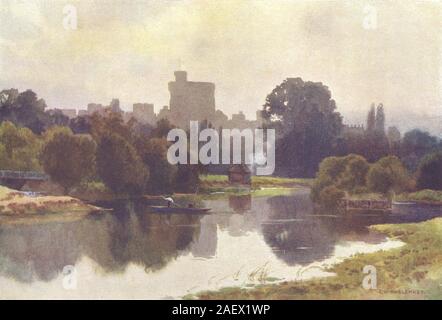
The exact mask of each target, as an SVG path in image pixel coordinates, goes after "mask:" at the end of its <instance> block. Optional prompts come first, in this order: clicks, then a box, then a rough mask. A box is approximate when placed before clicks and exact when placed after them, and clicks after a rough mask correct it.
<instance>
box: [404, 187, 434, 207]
mask: <svg viewBox="0 0 442 320" xmlns="http://www.w3.org/2000/svg"><path fill="white" fill-rule="evenodd" d="M396 199H397V200H400V201H422V202H428V203H438V204H439V203H442V191H436V190H429V189H425V190H419V191H416V192H412V193H403V194H400V195H399V196H398V197H397V198H396Z"/></svg>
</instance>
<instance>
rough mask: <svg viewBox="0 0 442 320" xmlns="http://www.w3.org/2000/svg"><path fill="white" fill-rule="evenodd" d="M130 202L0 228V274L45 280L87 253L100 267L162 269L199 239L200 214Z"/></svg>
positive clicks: (28, 279)
mask: <svg viewBox="0 0 442 320" xmlns="http://www.w3.org/2000/svg"><path fill="white" fill-rule="evenodd" d="M142 209H143V207H142V206H138V205H137V204H134V203H124V202H123V203H118V204H116V205H115V210H114V212H113V213H106V214H104V215H103V216H101V217H99V218H97V217H93V216H90V217H87V218H85V219H82V220H79V221H75V222H63V223H46V224H37V225H19V226H14V227H7V226H2V227H0V261H1V263H0V266H1V267H0V274H1V275H3V276H7V277H12V278H14V279H16V280H18V281H22V282H32V281H35V280H43V281H50V280H52V279H54V278H55V277H57V276H58V275H59V274H60V272H61V271H62V270H63V267H64V266H66V265H75V264H76V263H78V261H79V260H80V259H81V258H82V257H84V256H87V257H89V258H91V259H92V260H94V261H95V262H97V263H98V265H99V266H100V267H101V268H102V269H103V270H104V271H105V272H113V273H115V272H123V271H124V270H125V269H126V268H127V266H128V265H129V264H131V263H133V264H136V265H139V266H142V267H144V269H145V270H146V271H155V270H158V269H161V268H163V267H164V266H165V265H167V264H168V263H169V262H170V261H172V260H173V259H175V258H176V257H178V256H179V254H180V252H181V251H183V250H186V249H188V248H189V246H190V244H191V243H192V241H194V239H196V238H198V235H199V230H200V224H199V220H200V219H201V216H197V215H184V214H181V215H161V214H150V213H146V212H145V211H138V210H142Z"/></svg>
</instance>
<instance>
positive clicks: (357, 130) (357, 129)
mask: <svg viewBox="0 0 442 320" xmlns="http://www.w3.org/2000/svg"><path fill="white" fill-rule="evenodd" d="M342 133H343V134H344V135H348V134H364V133H365V128H364V126H363V125H344V128H343V132H342Z"/></svg>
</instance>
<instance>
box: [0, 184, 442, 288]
mask: <svg viewBox="0 0 442 320" xmlns="http://www.w3.org/2000/svg"><path fill="white" fill-rule="evenodd" d="M204 205H206V206H207V207H211V208H212V211H213V214H210V215H186V214H172V215H170V214H153V213H150V212H148V211H149V210H148V208H147V206H146V204H145V203H144V204H143V203H141V202H116V203H113V204H112V206H113V208H114V211H113V212H111V213H104V214H101V215H94V216H89V217H86V218H83V219H79V220H77V221H69V222H51V223H42V224H38V225H35V224H34V225H15V226H12V225H1V226H0V277H2V278H1V279H0V280H1V281H2V285H6V286H8V285H12V284H11V283H8V282H7V281H9V279H14V280H17V281H19V282H20V283H23V284H29V286H31V285H32V283H34V282H36V281H43V282H47V283H51V281H55V280H54V279H56V278H57V277H59V276H60V273H61V271H62V270H63V267H64V266H66V265H74V266H77V265H80V264H81V262H82V261H84V259H85V258H87V259H90V260H91V261H93V262H94V266H92V265H91V264H90V263H88V266H89V267H88V270H89V269H91V270H92V271H90V270H89V271H88V272H90V273H91V274H90V275H89V277H90V282H91V285H92V286H95V285H96V286H97V287H100V285H101V286H103V285H104V284H105V280H104V279H105V278H104V277H105V275H112V276H121V278H116V280H115V281H117V284H116V285H117V286H118V287H119V288H120V289H121V290H124V288H125V287H127V286H129V284H128V280H127V279H128V278H127V276H129V277H132V276H133V279H135V280H134V283H135V284H136V285H138V284H139V283H146V285H149V286H150V287H149V288H150V290H151V291H153V292H154V293H155V290H158V291H161V292H163V293H164V294H165V295H171V294H172V293H171V291H173V288H175V287H179V286H181V287H180V288H181V291H179V292H181V293H182V294H185V293H186V292H188V291H189V290H190V289H191V287H192V288H194V290H204V289H206V288H210V287H211V286H212V285H217V286H222V285H238V281H239V280H238V279H240V278H241V277H242V278H241V279H242V280H241V281H243V283H241V285H245V284H246V283H247V281H249V280H250V273H252V272H253V270H255V269H256V268H257V267H259V266H263V265H266V266H268V268H269V270H270V269H271V272H273V273H271V274H272V275H273V276H275V275H276V276H278V277H284V278H286V279H292V278H293V277H294V276H295V275H294V274H295V273H296V272H295V271H294V270H295V269H294V266H296V267H302V266H306V265H309V264H312V263H315V262H318V261H324V260H326V259H328V258H330V257H333V256H335V255H336V250H337V248H338V247H340V248H341V249H342V247H344V248H345V247H346V246H348V245H349V244H351V243H353V242H358V243H360V242H361V241H362V242H363V243H365V244H367V246H369V245H370V244H379V243H381V242H383V241H385V237H384V236H383V235H380V234H376V233H372V232H369V231H368V229H367V226H369V225H372V224H379V223H398V222H411V221H422V220H425V219H429V218H432V217H435V216H439V215H441V214H442V212H441V209H440V208H433V207H416V206H415V207H400V208H395V210H394V211H393V214H391V215H388V216H367V215H360V216H336V215H332V214H330V213H328V212H315V211H314V209H313V206H312V203H311V202H310V200H309V196H308V192H298V193H296V194H294V195H292V196H278V197H271V198H265V197H257V198H253V197H250V196H236V197H230V198H228V199H221V200H211V201H205V203H204ZM95 264H96V266H95ZM131 266H135V267H136V268H138V269H140V270H141V272H142V273H143V276H141V275H140V273H139V272H138V271H137V272H135V271H134V270H133V268H132V267H131ZM138 269H137V270H138ZM134 272H135V273H134ZM240 272H242V275H241V276H239V274H240ZM269 272H270V271H269ZM190 277H191V278H190ZM188 278H189V280H188V282H186V281H187V280H186V279H188ZM177 279H179V280H177ZM213 279H218V280H217V282H216V284H213V282H214V280H213ZM226 279H227V280H226ZM5 281H6V282H5ZM118 281H120V282H118ZM229 281H230V282H229ZM153 283H158V284H159V285H158V286H157V287H155V285H154V284H153ZM135 284H134V285H135ZM31 291H32V290H31ZM37 292H38V290H37ZM143 294H144V291H143ZM176 294H178V293H176Z"/></svg>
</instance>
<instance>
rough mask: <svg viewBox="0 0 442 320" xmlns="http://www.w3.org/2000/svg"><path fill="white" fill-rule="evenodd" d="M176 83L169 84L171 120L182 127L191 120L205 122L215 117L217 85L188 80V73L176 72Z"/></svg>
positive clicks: (187, 124)
mask: <svg viewBox="0 0 442 320" xmlns="http://www.w3.org/2000/svg"><path fill="white" fill-rule="evenodd" d="M174 75H175V81H171V82H169V92H170V103H169V106H170V118H171V119H169V120H170V121H171V122H172V123H174V124H176V125H178V126H180V127H188V126H189V122H190V121H191V120H195V121H203V120H209V121H210V120H211V119H214V116H215V84H213V83H211V82H193V81H188V80H187V72H186V71H175V72H174Z"/></svg>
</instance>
